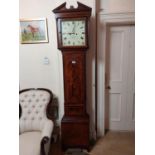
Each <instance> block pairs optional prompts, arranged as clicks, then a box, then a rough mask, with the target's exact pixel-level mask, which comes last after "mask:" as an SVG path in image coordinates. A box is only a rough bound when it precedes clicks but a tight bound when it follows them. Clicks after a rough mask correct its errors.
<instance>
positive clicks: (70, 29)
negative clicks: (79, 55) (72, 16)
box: [61, 20, 86, 46]
mask: <svg viewBox="0 0 155 155" xmlns="http://www.w3.org/2000/svg"><path fill="white" fill-rule="evenodd" d="M85 28H86V21H85V20H63V21H62V22H61V29H62V32H61V33H62V45H63V46H85V45H86V37H85V34H86V32H85V31H86V30H85Z"/></svg>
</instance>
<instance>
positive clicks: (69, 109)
mask: <svg viewBox="0 0 155 155" xmlns="http://www.w3.org/2000/svg"><path fill="white" fill-rule="evenodd" d="M77 3H78V7H77V8H74V7H73V6H71V7H70V8H69V9H67V8H66V3H63V4H62V5H60V6H59V7H57V8H55V9H54V10H53V12H54V13H55V17H56V26H57V42H58V49H60V50H61V52H62V56H63V75H64V97H65V99H64V100H65V103H64V107H65V113H64V116H63V118H62V121H61V140H62V147H63V149H67V148H70V147H80V148H86V149H88V146H89V116H88V114H87V113H86V65H85V64H86V51H87V49H88V39H89V36H88V27H89V18H90V16H91V10H92V9H91V8H90V7H88V6H86V5H84V4H82V3H79V2H77Z"/></svg>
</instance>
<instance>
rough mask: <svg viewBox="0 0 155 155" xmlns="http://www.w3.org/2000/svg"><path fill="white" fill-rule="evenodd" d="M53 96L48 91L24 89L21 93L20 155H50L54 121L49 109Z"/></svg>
mask: <svg viewBox="0 0 155 155" xmlns="http://www.w3.org/2000/svg"><path fill="white" fill-rule="evenodd" d="M52 99H53V94H52V92H51V91H50V90H48V89H43V88H38V89H24V90H21V91H20V92H19V100H20V112H21V114H20V120H19V132H20V135H19V155H48V151H49V146H50V140H51V134H52V131H53V126H54V125H53V121H52V120H50V119H48V118H47V115H46V113H47V108H48V106H49V104H50V103H51V102H52Z"/></svg>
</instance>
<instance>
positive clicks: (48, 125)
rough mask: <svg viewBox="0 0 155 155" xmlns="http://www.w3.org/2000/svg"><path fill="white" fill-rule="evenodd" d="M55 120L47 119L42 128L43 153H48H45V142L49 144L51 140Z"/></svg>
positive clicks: (43, 154)
mask: <svg viewBox="0 0 155 155" xmlns="http://www.w3.org/2000/svg"><path fill="white" fill-rule="evenodd" d="M53 126H54V125H53V122H52V121H51V120H47V121H46V122H45V125H44V127H43V130H42V135H41V136H42V138H41V155H46V153H45V144H47V143H48V142H49V140H50V137H51V134H52V131H53Z"/></svg>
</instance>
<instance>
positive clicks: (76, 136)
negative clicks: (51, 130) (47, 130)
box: [61, 115, 89, 150]
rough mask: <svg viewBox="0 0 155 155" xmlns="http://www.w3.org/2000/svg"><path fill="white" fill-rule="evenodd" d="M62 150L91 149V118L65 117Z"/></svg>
mask: <svg viewBox="0 0 155 155" xmlns="http://www.w3.org/2000/svg"><path fill="white" fill-rule="evenodd" d="M61 141H62V149H63V150H65V149H67V148H81V149H87V150H88V149H89V116H88V115H85V116H64V117H63V118H62V121H61Z"/></svg>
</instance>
